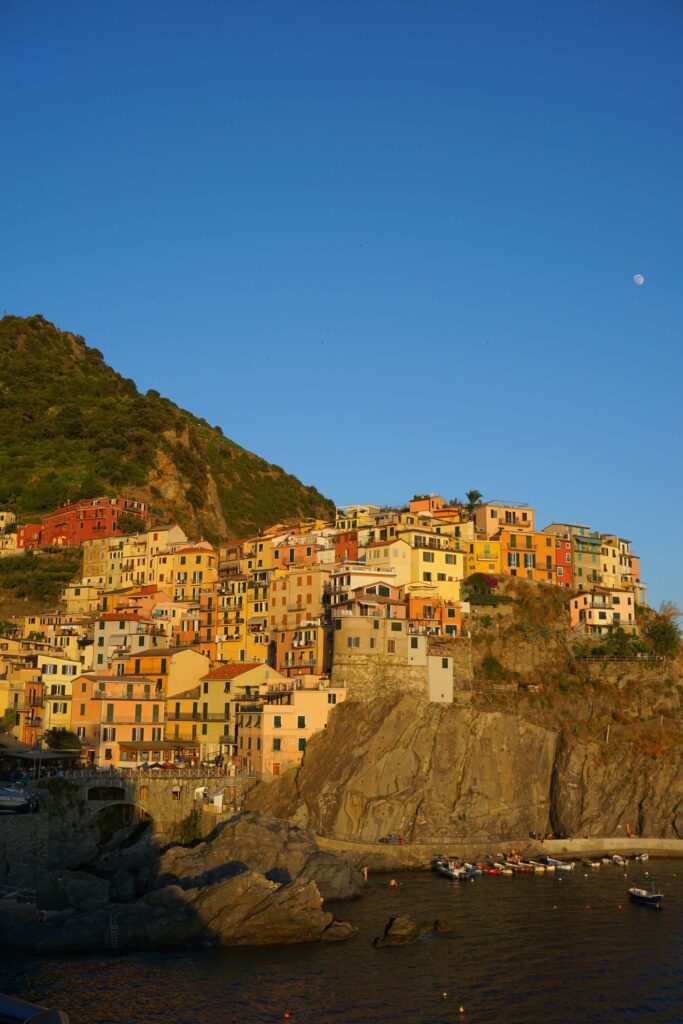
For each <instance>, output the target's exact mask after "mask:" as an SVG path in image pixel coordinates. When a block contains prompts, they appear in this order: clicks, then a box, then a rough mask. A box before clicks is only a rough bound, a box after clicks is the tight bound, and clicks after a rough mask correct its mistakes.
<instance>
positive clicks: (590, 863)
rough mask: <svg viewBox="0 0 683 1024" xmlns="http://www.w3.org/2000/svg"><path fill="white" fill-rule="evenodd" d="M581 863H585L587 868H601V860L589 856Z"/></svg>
mask: <svg viewBox="0 0 683 1024" xmlns="http://www.w3.org/2000/svg"><path fill="white" fill-rule="evenodd" d="M581 863H582V864H584V865H585V866H586V867H587V868H599V867H600V861H599V860H589V858H588V857H585V858H584V859H583V860H582V861H581Z"/></svg>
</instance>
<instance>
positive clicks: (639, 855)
mask: <svg viewBox="0 0 683 1024" xmlns="http://www.w3.org/2000/svg"><path fill="white" fill-rule="evenodd" d="M633 859H634V860H649V859H650V854H649V853H637V854H636V855H635V857H634V858H633Z"/></svg>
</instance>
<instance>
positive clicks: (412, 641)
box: [410, 636, 418, 651]
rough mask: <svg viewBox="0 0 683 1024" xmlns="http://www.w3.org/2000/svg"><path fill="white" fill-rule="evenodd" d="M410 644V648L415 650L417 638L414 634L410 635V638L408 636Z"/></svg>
mask: <svg viewBox="0 0 683 1024" xmlns="http://www.w3.org/2000/svg"><path fill="white" fill-rule="evenodd" d="M410 646H411V647H412V649H413V650H414V651H415V650H417V647H418V640H417V637H416V636H411V638H410Z"/></svg>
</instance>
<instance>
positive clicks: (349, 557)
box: [334, 530, 358, 562]
mask: <svg viewBox="0 0 683 1024" xmlns="http://www.w3.org/2000/svg"><path fill="white" fill-rule="evenodd" d="M334 560H335V562H343V561H344V560H346V561H347V562H357V561H358V530H343V531H341V532H340V533H337V534H335V537H334Z"/></svg>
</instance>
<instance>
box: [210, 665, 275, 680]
mask: <svg viewBox="0 0 683 1024" xmlns="http://www.w3.org/2000/svg"><path fill="white" fill-rule="evenodd" d="M261 667H264V668H267V667H268V666H267V665H264V663H263V662H262V661H246V662H245V661H240V662H225V663H224V664H222V665H217V666H216V668H212V669H211V671H210V672H207V674H206V675H205V676H202V677H201V678H202V679H235V678H237V676H242V675H244V673H245V672H251V671H252V670H253V669H255V668H261Z"/></svg>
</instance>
